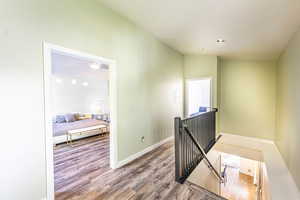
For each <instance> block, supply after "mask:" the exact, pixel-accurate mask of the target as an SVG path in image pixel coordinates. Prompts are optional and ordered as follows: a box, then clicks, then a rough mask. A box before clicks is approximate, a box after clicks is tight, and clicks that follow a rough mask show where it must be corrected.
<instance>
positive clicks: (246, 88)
mask: <svg viewBox="0 0 300 200" xmlns="http://www.w3.org/2000/svg"><path fill="white" fill-rule="evenodd" d="M219 67H220V69H219V73H220V75H219V79H220V80H219V81H220V86H219V87H220V91H219V92H220V94H221V95H220V120H219V131H220V132H222V133H229V134H238V135H242V136H248V137H257V138H263V139H274V137H275V103H276V100H275V98H276V63H275V62H268V61H240V60H230V59H224V60H221V61H220V66H219Z"/></svg>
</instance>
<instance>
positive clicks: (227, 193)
mask: <svg viewBox="0 0 300 200" xmlns="http://www.w3.org/2000/svg"><path fill="white" fill-rule="evenodd" d="M227 176H228V181H227V183H226V186H223V185H222V196H223V197H225V198H227V199H229V200H256V199H257V192H256V186H255V185H254V184H253V177H252V176H249V175H246V174H243V173H240V171H239V169H238V168H234V167H228V168H227Z"/></svg>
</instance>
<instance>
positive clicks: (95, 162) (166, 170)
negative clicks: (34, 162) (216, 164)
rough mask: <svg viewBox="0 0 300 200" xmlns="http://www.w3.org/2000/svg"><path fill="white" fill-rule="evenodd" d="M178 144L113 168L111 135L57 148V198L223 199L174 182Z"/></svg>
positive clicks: (133, 199)
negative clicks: (110, 150)
mask: <svg viewBox="0 0 300 200" xmlns="http://www.w3.org/2000/svg"><path fill="white" fill-rule="evenodd" d="M174 162H175V160H174V145H173V142H168V143H166V144H164V145H162V146H160V147H159V148H157V149H155V150H154V151H152V152H149V153H148V154H146V155H144V156H143V157H141V158H139V159H137V160H135V161H133V162H132V163H129V164H128V165H126V166H124V167H122V168H119V169H115V170H112V169H110V168H109V137H108V136H102V137H99V136H95V137H91V138H86V139H82V140H79V141H76V142H74V146H73V147H70V146H68V145H66V144H62V145H58V146H57V147H56V148H55V149H54V165H55V166H54V171H55V199H56V200H65V199H70V200H101V199H108V200H112V199H120V200H123V199H124V200H126V199H130V200H137V199H145V200H152V199H157V200H158V199H172V200H173V199H178V200H179V199H182V200H185V199H190V200H193V199H197V200H202V199H203V200H219V199H223V198H221V197H218V196H216V195H214V194H212V193H209V192H207V191H205V190H201V189H199V188H195V187H193V186H189V185H187V184H178V183H176V182H175V181H174V173H175V170H174V166H175V164H174Z"/></svg>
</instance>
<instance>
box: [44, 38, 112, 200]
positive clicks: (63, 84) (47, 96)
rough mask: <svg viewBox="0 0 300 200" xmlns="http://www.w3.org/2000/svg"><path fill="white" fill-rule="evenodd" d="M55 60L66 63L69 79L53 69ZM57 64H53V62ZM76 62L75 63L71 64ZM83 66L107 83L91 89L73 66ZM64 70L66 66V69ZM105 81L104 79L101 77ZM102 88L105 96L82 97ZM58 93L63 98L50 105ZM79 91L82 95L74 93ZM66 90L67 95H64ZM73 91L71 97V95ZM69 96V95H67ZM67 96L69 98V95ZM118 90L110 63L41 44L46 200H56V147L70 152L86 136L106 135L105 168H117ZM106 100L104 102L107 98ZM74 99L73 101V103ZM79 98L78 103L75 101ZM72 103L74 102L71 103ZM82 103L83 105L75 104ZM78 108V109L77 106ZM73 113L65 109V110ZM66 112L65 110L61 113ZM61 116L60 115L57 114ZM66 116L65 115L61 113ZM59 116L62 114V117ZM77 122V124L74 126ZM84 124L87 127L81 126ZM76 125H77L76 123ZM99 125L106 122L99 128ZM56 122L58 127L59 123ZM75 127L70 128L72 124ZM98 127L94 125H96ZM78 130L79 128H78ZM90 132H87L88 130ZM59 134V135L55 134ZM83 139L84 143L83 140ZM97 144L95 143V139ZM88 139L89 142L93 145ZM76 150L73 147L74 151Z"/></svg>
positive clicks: (84, 73)
mask: <svg viewBox="0 0 300 200" xmlns="http://www.w3.org/2000/svg"><path fill="white" fill-rule="evenodd" d="M57 58H60V59H63V58H68V59H66V61H65V62H66V63H68V62H69V64H70V65H71V66H70V67H72V66H73V67H74V68H70V69H71V70H70V71H69V74H68V75H69V76H65V75H64V73H65V71H64V70H62V69H54V65H55V62H56V61H57ZM55 60H56V61H55ZM74 60H77V61H74ZM81 61H82V62H83V63H84V62H86V63H89V64H87V66H88V69H89V70H94V71H93V72H92V73H91V74H96V71H98V72H99V71H100V70H103V71H106V72H105V73H106V74H107V79H108V80H109V83H108V82H107V84H105V81H106V80H105V78H104V79H103V80H101V81H102V82H101V83H100V84H99V83H96V84H94V85H97V86H96V87H93V83H92V81H91V82H89V81H88V80H84V79H87V76H86V74H87V73H86V72H84V71H82V72H81V73H82V74H81V75H80V74H79V75H78V74H76V70H75V65H76V63H80V62H81ZM66 66H67V65H66ZM104 77H105V76H104ZM99 85H101V87H102V89H103V88H106V89H107V91H106V93H107V96H105V95H104V96H103V95H102V96H99V95H96V96H95V95H94V96H89V97H88V98H86V97H87V96H88V95H87V94H86V93H85V92H86V91H87V90H92V89H95V88H96V89H97V90H99V88H98V86H99ZM54 88H55V89H57V92H59V93H60V95H64V94H66V95H65V96H64V97H63V98H60V100H59V101H55V102H53V98H52V97H53V89H54ZM78 88H82V89H84V90H82V92H78V91H77V92H76V91H75V90H77V89H78ZM63 90H65V91H66V92H64V91H63ZM70 91H72V93H70ZM67 93H68V94H67ZM69 93H70V94H69ZM76 93H80V94H82V95H81V96H82V97H79V96H76ZM116 96H117V90H116V65H115V62H114V61H113V60H109V59H106V58H102V57H99V56H94V55H91V54H87V53H83V52H80V51H76V50H72V49H68V48H64V47H61V46H57V45H52V44H49V43H44V102H45V104H44V105H45V106H44V109H45V111H44V112H45V144H46V165H47V166H46V170H47V199H49V200H52V199H54V198H55V191H54V182H55V181H54V180H55V178H54V163H55V162H54V158H53V154H54V152H55V150H54V148H56V147H55V145H59V144H63V145H65V147H66V148H68V149H71V151H72V148H73V147H74V146H76V145H75V144H74V143H75V140H76V139H78V140H80V142H79V143H78V144H79V146H80V144H81V143H84V142H82V141H83V139H86V138H88V137H89V136H95V135H99V134H101V135H103V133H105V132H108V131H109V135H107V136H106V139H107V140H106V142H107V141H109V142H108V143H109V144H107V145H106V146H107V149H108V153H109V156H108V158H107V159H108V161H107V165H108V166H109V167H110V168H116V166H117V132H116V130H117V129H116V124H117V121H116V119H117V116H116V114H117V113H116V110H117V98H116ZM106 97H107V98H106ZM75 98H76V101H75ZM78 98H79V100H80V101H78ZM72 99H73V100H72ZM78 102H82V103H78ZM78 104H80V105H78ZM67 106H68V107H70V108H72V109H69V110H67V109H65V107H67ZM64 109H65V110H64ZM58 112H61V113H58ZM64 112H66V113H64ZM62 113H64V114H63V115H62ZM77 120H78V121H79V120H80V121H79V122H80V123H77ZM84 120H86V122H87V123H83V121H84ZM58 121H59V122H61V123H60V124H57V125H58V129H54V123H56V122H58ZM75 121H76V122H75ZM100 121H105V122H107V123H106V124H105V125H104V124H99V122H100ZM59 122H58V123H59ZM69 122H72V123H74V124H75V123H77V124H76V125H75V126H76V127H77V128H76V127H75V128H74V127H73V128H72V126H71V124H72V123H69ZM64 123H65V124H66V125H67V126H71V128H70V129H66V130H65V129H64V128H63V130H62V129H61V128H62V125H63V124H64ZM95 123H97V124H95ZM84 124H85V125H88V127H81V126H82V125H84ZM107 124H108V125H107ZM79 126H80V127H79ZM87 129H89V130H87ZM57 130H58V131H57ZM95 137H96V136H95ZM82 138H83V139H82ZM96 140H97V139H96ZM94 141H95V140H93V139H90V138H89V140H88V142H94ZM74 148H75V147H74Z"/></svg>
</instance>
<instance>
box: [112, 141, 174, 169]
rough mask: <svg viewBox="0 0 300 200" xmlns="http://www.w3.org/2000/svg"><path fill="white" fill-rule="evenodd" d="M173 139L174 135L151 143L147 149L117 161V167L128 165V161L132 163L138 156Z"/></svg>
mask: <svg viewBox="0 0 300 200" xmlns="http://www.w3.org/2000/svg"><path fill="white" fill-rule="evenodd" d="M172 139H174V136H171V137H168V138H166V139H164V140H162V141H160V142H158V143H156V144H154V145H151V146H149V147H147V148H146V149H144V150H142V151H140V152H138V153H136V154H133V155H131V156H129V157H127V158H126V159H124V160H121V161H119V162H118V163H117V166H116V168H120V167H122V166H124V165H126V164H128V163H130V162H132V161H134V160H135V159H137V158H139V157H141V156H143V155H145V154H146V153H148V152H150V151H152V150H154V149H156V148H158V147H159V146H161V145H163V144H165V143H166V142H168V141H170V140H172Z"/></svg>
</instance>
